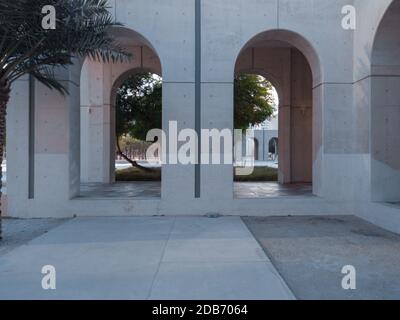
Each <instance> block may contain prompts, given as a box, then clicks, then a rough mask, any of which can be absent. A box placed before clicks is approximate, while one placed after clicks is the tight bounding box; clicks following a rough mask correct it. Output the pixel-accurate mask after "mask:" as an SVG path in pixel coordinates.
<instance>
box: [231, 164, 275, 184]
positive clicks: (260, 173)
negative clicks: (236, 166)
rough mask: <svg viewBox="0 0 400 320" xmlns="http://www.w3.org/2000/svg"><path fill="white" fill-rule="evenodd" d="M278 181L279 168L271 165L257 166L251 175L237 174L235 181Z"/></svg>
mask: <svg viewBox="0 0 400 320" xmlns="http://www.w3.org/2000/svg"><path fill="white" fill-rule="evenodd" d="M269 181H278V169H275V168H270V167H255V168H254V171H253V173H252V174H251V175H248V176H238V175H236V174H235V182H269Z"/></svg>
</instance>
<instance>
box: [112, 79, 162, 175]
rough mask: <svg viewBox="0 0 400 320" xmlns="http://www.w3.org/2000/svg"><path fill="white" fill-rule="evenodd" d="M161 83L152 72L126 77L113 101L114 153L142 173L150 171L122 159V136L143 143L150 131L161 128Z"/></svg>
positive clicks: (130, 160)
mask: <svg viewBox="0 0 400 320" xmlns="http://www.w3.org/2000/svg"><path fill="white" fill-rule="evenodd" d="M161 115H162V84H161V80H159V79H158V78H156V77H155V76H154V75H153V74H152V73H148V72H146V73H137V74H134V75H132V76H130V77H129V78H128V79H127V80H126V81H125V82H124V83H123V84H122V86H121V87H120V88H119V89H118V91H117V101H116V136H117V137H116V138H117V152H118V154H119V155H120V156H121V157H123V158H124V159H125V160H127V161H128V162H129V163H130V164H132V166H134V167H137V168H140V169H142V170H146V171H151V169H148V168H145V167H143V166H140V165H139V164H138V163H137V162H136V161H133V160H132V159H130V158H129V157H128V156H126V155H125V154H124V153H123V151H122V149H121V147H120V140H121V138H122V137H124V136H127V135H129V136H130V137H132V138H135V139H138V140H141V141H146V135H147V133H148V132H149V131H150V130H152V129H161V121H162V118H161Z"/></svg>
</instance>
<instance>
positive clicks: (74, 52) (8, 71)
mask: <svg viewBox="0 0 400 320" xmlns="http://www.w3.org/2000/svg"><path fill="white" fill-rule="evenodd" d="M48 5H52V6H53V7H54V8H55V12H56V25H55V29H44V28H43V26H42V21H43V18H44V17H45V16H46V15H45V14H43V13H42V9H43V8H44V7H45V6H48ZM117 25H119V24H118V23H116V22H114V19H113V17H112V15H111V14H110V12H109V11H108V5H107V0H12V1H10V0H0V163H1V162H2V161H3V154H4V146H5V137H6V111H7V104H8V101H9V97H10V91H11V88H12V84H13V82H15V81H16V80H18V79H19V78H21V77H22V76H25V75H30V76H32V77H34V78H35V79H36V80H38V81H39V82H41V83H43V84H44V85H46V86H47V87H48V88H50V89H55V90H57V91H59V92H60V93H62V94H67V93H68V92H67V90H66V89H65V88H64V86H63V85H62V84H61V83H60V82H58V81H57V79H56V77H55V69H57V68H60V67H66V66H68V65H71V64H72V63H73V61H74V57H86V56H88V57H91V58H93V59H96V60H102V61H117V60H122V59H124V58H126V57H127V56H129V55H128V54H127V53H125V52H124V50H123V49H122V48H121V47H120V46H118V45H117V44H116V43H115V42H114V40H113V38H112V37H111V36H110V35H109V34H108V30H109V28H110V27H113V26H117ZM0 175H1V173H0ZM0 178H1V176H0ZM0 187H1V185H0ZM0 196H1V193H0ZM0 216H1V212H0ZM0 223H1V220H0ZM0 230H1V225H0ZM0 237H1V231H0Z"/></svg>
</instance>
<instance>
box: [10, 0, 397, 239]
mask: <svg viewBox="0 0 400 320" xmlns="http://www.w3.org/2000/svg"><path fill="white" fill-rule="evenodd" d="M110 5H111V7H112V8H110V10H112V12H113V14H114V15H115V18H116V20H117V21H119V22H121V23H123V25H124V26H123V27H120V28H116V29H115V30H112V31H111V32H112V33H113V35H114V36H115V37H116V39H118V41H119V42H121V43H123V44H125V45H126V47H127V48H129V50H131V52H132V53H133V59H132V61H130V62H129V63H123V64H115V65H112V64H103V63H99V62H94V61H89V60H85V61H78V60H77V61H76V64H75V65H74V66H71V67H70V68H69V69H68V70H62V71H60V72H59V79H60V80H61V81H63V83H64V84H65V85H66V87H67V88H68V90H69V92H70V95H68V96H65V97H63V96H60V95H59V94H58V93H56V92H55V91H50V90H48V89H47V88H45V87H44V86H42V85H41V84H39V83H35V82H33V81H30V80H29V79H28V78H26V79H22V80H20V81H18V83H16V84H15V86H14V88H13V90H12V98H11V102H10V105H9V114H8V118H7V132H8V136H7V215H8V216H11V217H23V218H27V217H55V218H58V217H71V216H75V215H76V216H121V215H203V214H207V213H210V212H217V213H221V214H227V215H330V214H355V215H358V216H361V217H363V218H365V219H367V220H369V221H371V222H373V223H376V224H378V225H380V226H382V227H385V228H387V229H390V230H392V231H395V232H400V206H399V205H398V203H400V0H379V1H376V0H230V1H225V0H163V1H157V0H146V1H144V0H115V1H110ZM353 13H354V17H353ZM354 18H355V19H354ZM353 24H355V25H353ZM138 70H148V71H151V72H153V73H156V74H159V75H160V76H162V79H163V129H164V130H165V131H166V132H168V129H169V126H168V124H169V123H170V121H177V123H178V129H186V128H191V129H194V130H196V131H197V132H198V131H199V130H200V129H220V130H222V129H232V128H233V79H234V76H235V74H237V73H243V72H247V73H256V74H259V75H262V76H264V77H265V78H267V79H268V80H269V81H270V82H271V83H272V84H273V85H274V87H275V88H277V91H278V95H279V101H280V105H279V161H280V163H279V174H280V181H281V182H282V183H293V182H297V181H312V185H313V195H314V196H312V197H300V196H299V197H285V198H268V199H236V198H235V196H234V191H233V190H234V187H233V170H232V165H226V164H225V165H206V164H199V165H195V164H193V165H175V164H165V165H163V169H162V184H161V197H160V198H159V199H134V198H112V199H102V198H82V197H80V184H81V175H82V174H81V173H82V172H83V173H84V175H85V176H86V177H87V178H88V179H91V181H97V182H100V183H112V182H113V179H114V178H113V172H114V168H113V161H114V160H113V158H114V156H115V154H114V150H115V141H114V140H115V139H114V138H113V137H114V135H113V130H114V128H115V115H114V114H115V109H114V105H113V104H114V101H113V100H114V99H115V89H116V88H117V87H118V85H119V84H120V83H121V81H123V80H124V79H125V78H126V77H127V76H128V75H130V74H132V73H134V72H137V71H138ZM85 141H86V142H85ZM85 143H86V144H85ZM85 145H86V147H84V146H85Z"/></svg>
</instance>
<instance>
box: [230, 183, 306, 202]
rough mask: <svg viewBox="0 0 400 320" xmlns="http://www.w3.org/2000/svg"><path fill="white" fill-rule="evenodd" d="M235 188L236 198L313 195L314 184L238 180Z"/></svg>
mask: <svg viewBox="0 0 400 320" xmlns="http://www.w3.org/2000/svg"><path fill="white" fill-rule="evenodd" d="M234 190H235V198H240V199H262V198H276V197H293V196H310V197H311V196H312V185H311V184H308V183H298V184H287V185H282V184H279V183H277V182H236V183H235V187H234Z"/></svg>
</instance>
